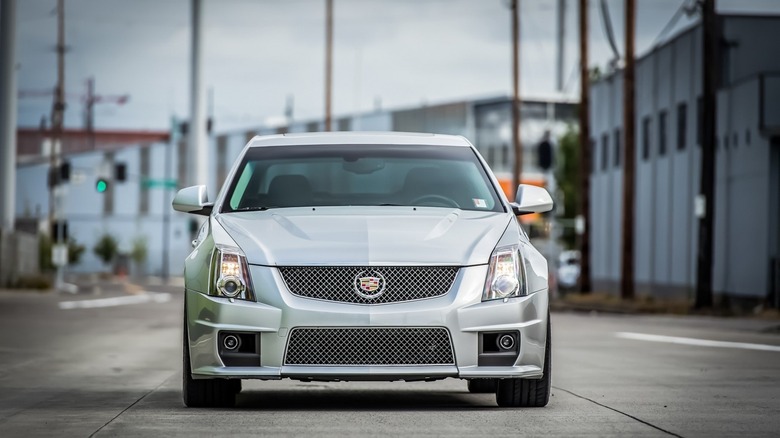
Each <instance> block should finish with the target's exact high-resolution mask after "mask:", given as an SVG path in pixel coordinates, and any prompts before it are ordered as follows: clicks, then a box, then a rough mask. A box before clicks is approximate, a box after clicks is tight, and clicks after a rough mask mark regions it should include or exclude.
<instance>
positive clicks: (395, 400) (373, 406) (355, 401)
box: [236, 388, 496, 411]
mask: <svg viewBox="0 0 780 438" xmlns="http://www.w3.org/2000/svg"><path fill="white" fill-rule="evenodd" d="M236 408H238V409H250V410H266V409H268V410H275V411H279V410H321V411H341V410H349V411H373V410H383V411H388V410H391V411H393V410H397V411H416V410H421V409H423V410H431V409H435V410H449V409H453V410H454V409H457V410H463V409H469V408H471V409H485V408H496V404H495V396H493V395H492V394H470V393H468V392H460V391H446V390H444V391H435V390H425V391H420V390H412V389H410V390H379V391H377V390H363V389H333V388H327V389H300V390H297V389H296V390H254V389H253V390H246V391H242V392H241V393H240V394H238V396H237V397H236Z"/></svg>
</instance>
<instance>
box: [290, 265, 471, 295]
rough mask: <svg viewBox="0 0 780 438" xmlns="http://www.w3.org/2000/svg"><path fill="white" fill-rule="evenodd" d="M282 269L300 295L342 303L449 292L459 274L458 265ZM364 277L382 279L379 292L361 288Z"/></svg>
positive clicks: (292, 288)
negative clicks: (360, 280) (361, 279)
mask: <svg viewBox="0 0 780 438" xmlns="http://www.w3.org/2000/svg"><path fill="white" fill-rule="evenodd" d="M279 272H280V273H281V274H282V278H283V279H284V282H285V284H286V285H287V288H288V289H289V290H290V292H291V293H293V294H295V295H298V296H302V297H306V298H314V299H318V300H326V301H337V302H341V303H357V304H384V303H398V302H403V301H415V300H422V299H426V298H434V297H438V296H442V295H445V294H446V293H447V292H448V291H449V290H450V287H451V286H452V283H453V282H454V281H455V277H456V276H457V275H458V267H457V266H288V267H281V268H279ZM360 278H376V279H378V280H377V283H378V284H377V287H378V289H377V291H379V293H377V294H372V293H370V292H366V291H363V290H361V289H360V284H359V279H360ZM375 292H376V291H375ZM372 295H373V296H372Z"/></svg>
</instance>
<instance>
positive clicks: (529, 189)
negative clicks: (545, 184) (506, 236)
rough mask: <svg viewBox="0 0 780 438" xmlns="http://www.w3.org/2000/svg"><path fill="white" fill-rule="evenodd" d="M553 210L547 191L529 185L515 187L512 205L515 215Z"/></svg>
mask: <svg viewBox="0 0 780 438" xmlns="http://www.w3.org/2000/svg"><path fill="white" fill-rule="evenodd" d="M552 208H553V200H552V197H550V194H549V193H547V190H545V189H543V188H541V187H537V186H532V185H529V184H520V185H519V186H517V195H516V196H515V203H514V204H513V205H512V210H514V212H515V214H516V215H521V214H529V213H544V212H546V211H550V210H552Z"/></svg>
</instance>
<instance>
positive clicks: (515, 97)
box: [511, 0, 523, 196]
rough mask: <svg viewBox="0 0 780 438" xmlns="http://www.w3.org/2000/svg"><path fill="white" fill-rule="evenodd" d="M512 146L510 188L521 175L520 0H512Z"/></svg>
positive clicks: (516, 182)
mask: <svg viewBox="0 0 780 438" xmlns="http://www.w3.org/2000/svg"><path fill="white" fill-rule="evenodd" d="M511 8H512V148H513V150H514V155H515V162H514V166H512V190H514V191H515V196H516V195H517V186H518V185H520V182H521V181H522V177H523V145H522V143H521V139H520V105H521V102H520V0H512V6H511Z"/></svg>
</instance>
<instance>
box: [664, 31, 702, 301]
mask: <svg viewBox="0 0 780 438" xmlns="http://www.w3.org/2000/svg"><path fill="white" fill-rule="evenodd" d="M690 44H691V37H690V34H688V35H686V36H685V37H682V38H680V39H678V40H677V41H675V42H674V43H673V44H672V46H671V49H672V53H673V56H674V61H673V63H672V66H673V73H672V76H673V77H674V78H675V79H674V83H673V87H674V95H673V96H672V99H671V101H672V111H671V112H670V117H669V123H670V128H671V129H669V133H670V136H669V137H670V140H671V141H670V144H669V157H670V159H671V166H672V169H671V173H672V181H671V191H670V195H671V203H672V210H671V212H670V213H671V214H670V219H671V224H670V233H671V240H670V245H671V254H670V262H671V272H670V283H671V284H672V285H674V286H685V285H686V278H687V277H688V270H689V268H690V266H689V265H688V260H689V253H688V251H689V248H688V227H689V221H690V218H691V215H692V209H693V202H692V197H691V193H690V179H689V178H690V173H689V171H688V169H689V167H690V154H691V149H693V148H694V147H695V146H693V144H692V141H691V140H692V139H691V136H690V135H689V133H690V132H691V129H690V125H691V121H694V125H695V120H696V119H695V117H691V115H692V114H693V113H695V112H696V101H695V99H693V100H692V99H691V88H690V87H691V81H690V78H691V69H690V62H689V61H690ZM680 103H685V105H686V109H685V115H686V118H685V122H686V125H685V131H686V132H685V133H684V134H683V135H684V136H685V149H683V150H679V149H678V148H677V147H678V145H677V143H678V141H677V140H678V135H679V132H678V124H677V120H678V119H677V118H678V116H679V114H678V112H679V105H680ZM693 140H695V139H693Z"/></svg>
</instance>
